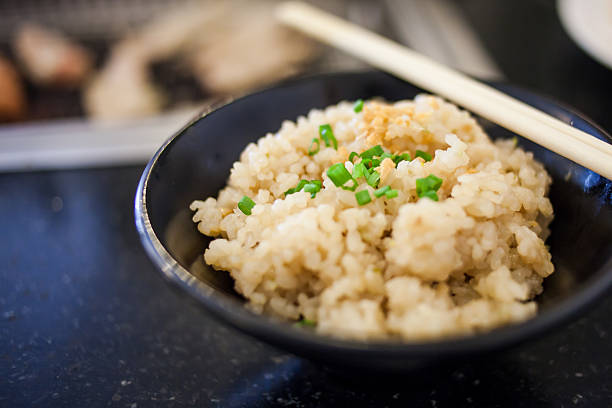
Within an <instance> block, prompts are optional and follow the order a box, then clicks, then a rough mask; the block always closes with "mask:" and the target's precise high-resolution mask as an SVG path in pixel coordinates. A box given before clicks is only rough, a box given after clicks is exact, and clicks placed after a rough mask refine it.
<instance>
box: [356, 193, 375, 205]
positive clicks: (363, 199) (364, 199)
mask: <svg viewBox="0 0 612 408" xmlns="http://www.w3.org/2000/svg"><path fill="white" fill-rule="evenodd" d="M355 198H356V199H357V204H359V205H366V204H367V203H369V202H370V201H372V198H371V197H370V193H368V190H361V191H358V192H356V193H355Z"/></svg>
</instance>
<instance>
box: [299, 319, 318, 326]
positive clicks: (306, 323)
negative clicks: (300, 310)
mask: <svg viewBox="0 0 612 408" xmlns="http://www.w3.org/2000/svg"><path fill="white" fill-rule="evenodd" d="M295 325H296V326H300V327H306V326H309V327H315V326H316V325H317V322H315V321H314V320H308V319H306V318H303V319H302V320H300V321H299V322H295Z"/></svg>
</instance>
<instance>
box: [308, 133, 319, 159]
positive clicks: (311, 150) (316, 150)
mask: <svg viewBox="0 0 612 408" xmlns="http://www.w3.org/2000/svg"><path fill="white" fill-rule="evenodd" d="M315 144H316V145H317V147H316V148H313V146H314V145H315ZM319 149H321V142H320V141H319V139H318V138H316V137H313V138H312V142H310V147H309V148H308V155H309V156H314V155H315V154H317V153H319Z"/></svg>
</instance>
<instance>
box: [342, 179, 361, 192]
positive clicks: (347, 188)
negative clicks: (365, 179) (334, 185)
mask: <svg viewBox="0 0 612 408" xmlns="http://www.w3.org/2000/svg"><path fill="white" fill-rule="evenodd" d="M351 181H352V182H353V185H352V186H340V188H341V189H343V190H348V191H355V190H357V186H358V185H359V184H357V180H355V179H353V180H351Z"/></svg>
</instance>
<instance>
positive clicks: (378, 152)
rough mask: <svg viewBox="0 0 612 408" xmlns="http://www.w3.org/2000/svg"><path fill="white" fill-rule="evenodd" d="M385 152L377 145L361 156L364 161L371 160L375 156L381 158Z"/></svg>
mask: <svg viewBox="0 0 612 408" xmlns="http://www.w3.org/2000/svg"><path fill="white" fill-rule="evenodd" d="M384 152H385V151H384V150H383V148H382V146H381V145H376V146H374V147H372V148H370V149H368V150H366V151H365V152H362V153H361V154H360V155H359V156H360V157H361V158H363V159H371V158H372V157H374V156H377V157H380V156H381V155H382V154H383V153H384Z"/></svg>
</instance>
